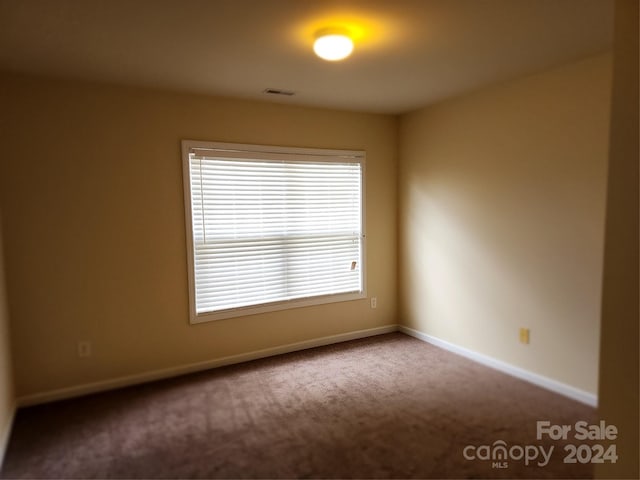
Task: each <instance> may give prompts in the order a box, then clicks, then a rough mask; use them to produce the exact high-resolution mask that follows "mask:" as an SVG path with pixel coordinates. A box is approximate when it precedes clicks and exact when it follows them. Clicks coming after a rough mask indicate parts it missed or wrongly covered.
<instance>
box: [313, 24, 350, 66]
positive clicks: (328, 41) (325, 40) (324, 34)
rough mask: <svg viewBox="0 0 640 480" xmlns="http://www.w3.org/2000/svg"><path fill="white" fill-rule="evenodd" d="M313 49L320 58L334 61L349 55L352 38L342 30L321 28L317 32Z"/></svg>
mask: <svg viewBox="0 0 640 480" xmlns="http://www.w3.org/2000/svg"><path fill="white" fill-rule="evenodd" d="M313 51H314V52H316V55H318V56H319V57H320V58H322V59H324V60H329V61H330V62H335V61H337V60H342V59H343V58H347V57H348V56H349V55H351V52H353V40H351V39H350V38H349V37H348V36H347V35H346V34H345V33H343V32H337V31H330V30H323V31H320V32H319V33H318V36H317V38H316V41H315V43H314V44H313Z"/></svg>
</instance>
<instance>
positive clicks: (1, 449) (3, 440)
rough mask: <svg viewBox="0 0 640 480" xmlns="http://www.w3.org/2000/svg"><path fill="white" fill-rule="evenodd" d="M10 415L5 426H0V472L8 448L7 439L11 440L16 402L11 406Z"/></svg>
mask: <svg viewBox="0 0 640 480" xmlns="http://www.w3.org/2000/svg"><path fill="white" fill-rule="evenodd" d="M10 410H11V413H10V414H9V419H8V420H7V423H6V424H5V425H2V426H1V427H0V428H2V430H0V471H1V470H2V464H3V462H4V456H5V454H6V453H7V447H8V446H9V438H11V429H12V427H13V421H14V419H15V418H16V410H17V408H16V402H14V403H13V405H12V406H11V409H10Z"/></svg>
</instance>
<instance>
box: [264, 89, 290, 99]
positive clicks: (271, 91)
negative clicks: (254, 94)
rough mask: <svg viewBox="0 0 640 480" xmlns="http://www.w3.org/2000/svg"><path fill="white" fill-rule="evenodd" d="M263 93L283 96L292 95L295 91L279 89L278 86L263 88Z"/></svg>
mask: <svg viewBox="0 0 640 480" xmlns="http://www.w3.org/2000/svg"><path fill="white" fill-rule="evenodd" d="M263 93H266V94H269V95H284V96H285V97H292V96H293V95H295V94H296V92H292V91H291V90H280V89H279V88H265V89H264V90H263Z"/></svg>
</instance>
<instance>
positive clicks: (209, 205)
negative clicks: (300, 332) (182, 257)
mask: <svg viewBox="0 0 640 480" xmlns="http://www.w3.org/2000/svg"><path fill="white" fill-rule="evenodd" d="M196 153H197V154H199V155H196ZM203 153H205V152H203V151H201V150H196V151H195V153H191V154H190V156H189V161H190V170H191V198H192V220H193V242H194V263H195V297H196V298H195V303H196V312H197V313H198V314H200V313H205V312H215V311H220V310H226V309H233V308H240V307H246V306H250V305H259V304H265V303H271V302H280V301H287V300H294V299H302V298H309V297H314V296H321V295H331V294H337V293H350V292H360V291H362V275H361V269H360V267H361V256H362V253H361V252H362V248H361V247H362V245H361V242H362V231H361V224H362V222H361V173H362V172H361V164H360V161H359V160H358V159H353V158H333V159H332V161H327V160H328V159H327V158H322V159H320V158H318V159H315V160H314V157H313V156H312V157H310V158H311V160H306V159H305V160H300V159H299V158H300V156H299V155H297V156H296V155H291V156H290V157H291V158H290V159H285V160H274V159H273V158H277V157H287V155H286V154H284V155H282V154H275V155H274V154H260V153H259V152H242V154H239V152H237V151H233V152H224V151H223V152H211V153H208V154H207V155H206V156H204V155H203ZM227 153H228V155H227ZM228 157H231V158H228ZM242 157H244V158H242ZM247 157H248V158H247ZM255 157H262V158H255Z"/></svg>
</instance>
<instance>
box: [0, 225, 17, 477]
mask: <svg viewBox="0 0 640 480" xmlns="http://www.w3.org/2000/svg"><path fill="white" fill-rule="evenodd" d="M14 408H15V401H14V395H13V373H12V369H11V345H10V341H9V310H8V308H7V295H6V286H5V274H4V254H3V247H2V218H1V215H0V467H2V458H3V454H4V447H5V443H4V442H5V441H6V440H7V435H8V432H9V427H10V423H11V419H12V418H13V412H14Z"/></svg>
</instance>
